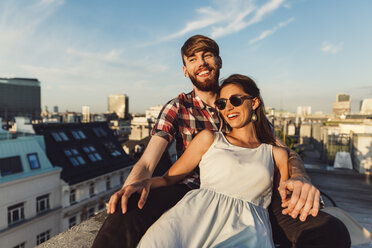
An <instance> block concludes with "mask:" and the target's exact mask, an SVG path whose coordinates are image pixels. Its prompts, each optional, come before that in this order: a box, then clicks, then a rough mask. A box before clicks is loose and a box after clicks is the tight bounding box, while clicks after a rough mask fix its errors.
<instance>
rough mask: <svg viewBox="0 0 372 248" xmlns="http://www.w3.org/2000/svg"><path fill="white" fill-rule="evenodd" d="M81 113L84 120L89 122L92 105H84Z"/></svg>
mask: <svg viewBox="0 0 372 248" xmlns="http://www.w3.org/2000/svg"><path fill="white" fill-rule="evenodd" d="M81 113H82V116H83V119H82V122H89V121H90V107H89V106H82V108H81Z"/></svg>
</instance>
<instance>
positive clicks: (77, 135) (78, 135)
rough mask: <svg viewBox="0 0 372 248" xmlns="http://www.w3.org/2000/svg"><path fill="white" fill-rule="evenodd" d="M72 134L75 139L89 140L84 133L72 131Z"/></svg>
mask: <svg viewBox="0 0 372 248" xmlns="http://www.w3.org/2000/svg"><path fill="white" fill-rule="evenodd" d="M71 134H72V136H73V137H74V139H76V140H80V139H86V138H87V136H85V134H84V133H83V131H80V130H72V131H71Z"/></svg>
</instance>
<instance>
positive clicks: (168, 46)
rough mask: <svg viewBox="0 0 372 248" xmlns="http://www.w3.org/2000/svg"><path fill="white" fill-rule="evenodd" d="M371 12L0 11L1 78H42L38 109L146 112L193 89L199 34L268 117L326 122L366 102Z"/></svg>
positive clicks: (155, 6)
mask: <svg viewBox="0 0 372 248" xmlns="http://www.w3.org/2000/svg"><path fill="white" fill-rule="evenodd" d="M371 12H372V1H370V0H353V1H351V0H296V1H295V0H210V1H208V0H205V1H200V0H199V1H195V0H188V1H173V0H158V1H145V0H136V1H126V0H120V1H119V0H117V1H116V0H115V1H112V0H110V1H98V0H89V1H87V0H80V1H77V0H0V77H5V78H7V77H10V78H11V77H26V78H37V79H38V80H39V81H40V82H41V103H42V109H45V106H47V107H48V109H49V110H52V109H53V106H58V107H59V110H60V111H65V110H68V111H77V112H81V107H82V106H83V105H88V106H90V108H91V112H106V111H107V97H108V95H110V94H119V93H124V94H127V95H128V96H129V108H130V109H129V111H130V112H131V113H144V112H145V110H146V109H147V108H148V107H150V106H156V105H159V104H165V103H166V102H167V101H168V100H170V99H172V98H174V97H176V96H177V95H178V94H179V93H181V92H189V91H191V90H192V84H191V82H190V81H189V79H187V78H185V76H184V74H183V72H182V60H181V56H180V48H181V47H182V45H183V43H184V42H185V41H186V40H187V39H188V38H189V37H190V36H192V35H195V34H203V35H206V36H209V37H211V38H213V39H215V40H216V42H217V43H218V44H219V46H220V51H221V54H220V55H221V58H222V61H223V67H222V69H221V74H220V75H221V79H222V78H226V77H228V76H229V75H231V74H233V73H240V74H244V75H248V76H250V77H252V78H253V79H254V80H255V81H256V83H257V85H258V86H259V88H260V89H261V94H262V97H263V99H264V102H265V105H266V106H267V107H273V108H275V109H277V110H279V109H282V110H287V111H293V112H295V111H296V109H297V106H311V107H312V112H313V113H314V112H317V111H322V112H324V113H331V111H332V103H333V102H334V101H335V100H336V95H337V94H338V93H347V94H350V95H351V99H352V111H353V112H357V111H358V110H359V103H360V101H361V100H362V99H364V98H372V49H371V44H372V32H371V30H372V15H371Z"/></svg>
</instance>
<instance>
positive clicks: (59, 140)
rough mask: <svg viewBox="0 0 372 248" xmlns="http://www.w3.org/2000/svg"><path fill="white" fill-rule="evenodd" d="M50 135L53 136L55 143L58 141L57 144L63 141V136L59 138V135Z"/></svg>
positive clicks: (53, 133)
mask: <svg viewBox="0 0 372 248" xmlns="http://www.w3.org/2000/svg"><path fill="white" fill-rule="evenodd" d="M50 134H51V135H52V137H53V139H54V140H55V141H57V142H61V141H62V138H61V136H59V134H58V133H56V132H51V133H50Z"/></svg>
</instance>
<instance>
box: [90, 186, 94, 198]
mask: <svg viewBox="0 0 372 248" xmlns="http://www.w3.org/2000/svg"><path fill="white" fill-rule="evenodd" d="M94 191H95V190H94V183H91V184H89V196H90V197H93V196H94V195H95V192H94Z"/></svg>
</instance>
